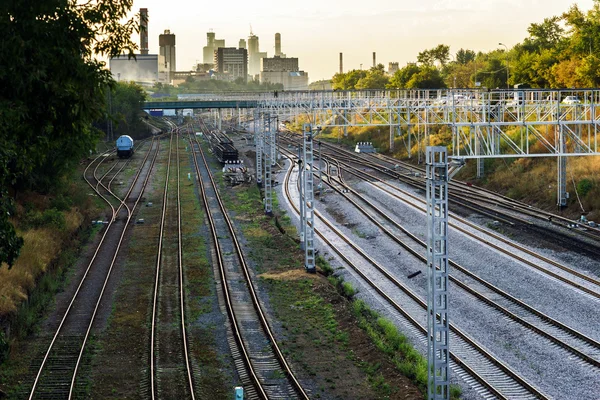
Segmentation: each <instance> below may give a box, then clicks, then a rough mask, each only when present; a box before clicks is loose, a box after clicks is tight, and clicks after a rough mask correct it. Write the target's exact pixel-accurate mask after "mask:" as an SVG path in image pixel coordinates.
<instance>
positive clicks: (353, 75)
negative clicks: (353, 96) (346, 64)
mask: <svg viewBox="0 0 600 400" xmlns="http://www.w3.org/2000/svg"><path fill="white" fill-rule="evenodd" d="M366 76H367V71H365V70H362V69H353V70H352V71H348V72H346V73H341V74H340V73H337V74H335V75H334V76H333V79H332V86H333V88H334V89H336V90H354V89H356V84H357V83H358V81H359V80H360V79H362V78H364V77H366Z"/></svg>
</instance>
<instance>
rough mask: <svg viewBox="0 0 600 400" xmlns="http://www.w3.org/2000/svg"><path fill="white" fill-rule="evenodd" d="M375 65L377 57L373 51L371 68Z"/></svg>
mask: <svg viewBox="0 0 600 400" xmlns="http://www.w3.org/2000/svg"><path fill="white" fill-rule="evenodd" d="M376 66H377V57H376V53H375V52H373V68H375V67H376Z"/></svg>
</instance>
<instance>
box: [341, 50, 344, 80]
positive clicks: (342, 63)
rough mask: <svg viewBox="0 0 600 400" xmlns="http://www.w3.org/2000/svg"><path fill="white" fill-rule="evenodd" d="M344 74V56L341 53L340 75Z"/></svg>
mask: <svg viewBox="0 0 600 400" xmlns="http://www.w3.org/2000/svg"><path fill="white" fill-rule="evenodd" d="M343 73H344V56H343V55H342V53H340V75H341V74H343Z"/></svg>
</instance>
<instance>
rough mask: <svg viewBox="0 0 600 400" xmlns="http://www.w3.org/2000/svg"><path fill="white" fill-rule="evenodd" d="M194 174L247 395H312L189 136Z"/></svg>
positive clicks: (197, 147)
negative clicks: (283, 344)
mask: <svg viewBox="0 0 600 400" xmlns="http://www.w3.org/2000/svg"><path fill="white" fill-rule="evenodd" d="M190 147H191V148H192V154H193V159H194V164H195V171H196V179H197V180H198V184H199V187H200V192H201V196H202V201H203V203H204V207H205V209H206V214H207V216H208V220H209V227H210V230H211V237H212V243H213V246H214V256H213V258H214V259H215V261H216V265H217V266H216V269H217V270H218V272H219V276H218V280H219V281H220V283H221V286H220V289H221V290H220V299H221V301H222V303H223V304H222V308H224V311H225V312H226V314H227V316H228V318H229V321H230V329H229V332H230V334H229V337H228V342H229V345H230V348H231V350H232V355H233V357H234V362H235V365H236V369H237V371H238V374H239V376H240V379H241V381H242V384H243V386H244V388H245V390H246V397H247V398H249V399H296V398H302V399H308V394H307V393H306V391H305V390H304V388H303V387H302V385H301V384H300V382H299V381H298V379H297V378H296V377H295V374H294V373H293V371H292V369H291V367H290V366H289V364H288V363H287V361H286V359H285V357H284V356H283V353H282V351H281V350H280V348H279V346H278V344H277V341H276V339H275V337H274V335H273V333H272V331H271V329H270V327H269V324H268V322H267V319H266V316H265V313H264V311H263V310H262V306H261V304H260V301H259V300H258V295H257V293H256V290H255V289H254V286H253V282H252V277H251V272H250V270H249V267H248V265H247V262H246V260H245V257H244V254H243V251H242V248H241V245H240V243H239V241H238V239H237V234H236V231H235V229H234V227H233V224H232V221H231V220H230V218H229V215H228V213H227V211H226V209H225V207H224V205H223V202H222V200H221V198H220V196H219V193H218V189H217V185H216V183H215V181H214V179H213V177H212V174H211V172H210V168H209V167H208V164H207V161H206V158H205V157H204V152H203V150H202V147H201V145H200V142H199V141H198V140H197V138H195V137H193V138H191V139H190Z"/></svg>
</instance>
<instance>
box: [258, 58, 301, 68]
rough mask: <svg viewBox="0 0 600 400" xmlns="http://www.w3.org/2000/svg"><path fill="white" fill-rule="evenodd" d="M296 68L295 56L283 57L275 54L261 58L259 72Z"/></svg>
mask: <svg viewBox="0 0 600 400" xmlns="http://www.w3.org/2000/svg"><path fill="white" fill-rule="evenodd" d="M298 70H299V68H298V58H296V57H290V58H283V57H280V56H275V57H271V58H263V59H262V60H261V68H260V71H261V72H270V71H298Z"/></svg>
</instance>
